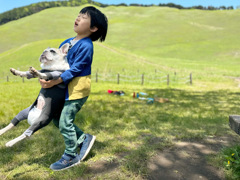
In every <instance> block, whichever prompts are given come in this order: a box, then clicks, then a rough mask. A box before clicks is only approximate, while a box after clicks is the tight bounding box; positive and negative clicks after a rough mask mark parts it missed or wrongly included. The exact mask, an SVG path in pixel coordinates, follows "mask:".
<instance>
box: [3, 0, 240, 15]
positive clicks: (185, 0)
mask: <svg viewBox="0 0 240 180" xmlns="http://www.w3.org/2000/svg"><path fill="white" fill-rule="evenodd" d="M41 1H55V0H0V13H3V12H5V11H9V10H11V9H14V8H18V7H22V6H27V5H30V4H32V3H37V2H41ZM94 1H96V2H100V3H103V4H120V3H125V4H127V5H129V4H132V3H137V4H155V5H158V4H160V3H161V4H167V3H174V4H179V5H182V6H184V7H191V6H197V5H202V6H205V7H207V6H214V7H219V6H227V7H228V6H233V7H234V8H236V7H237V6H240V0H94Z"/></svg>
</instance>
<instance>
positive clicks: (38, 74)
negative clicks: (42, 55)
mask: <svg viewBox="0 0 240 180" xmlns="http://www.w3.org/2000/svg"><path fill="white" fill-rule="evenodd" d="M29 72H30V73H31V74H32V75H33V76H34V77H39V78H40V79H45V80H47V79H48V77H47V74H45V73H40V72H39V71H38V70H36V69H35V68H34V67H30V68H29Z"/></svg>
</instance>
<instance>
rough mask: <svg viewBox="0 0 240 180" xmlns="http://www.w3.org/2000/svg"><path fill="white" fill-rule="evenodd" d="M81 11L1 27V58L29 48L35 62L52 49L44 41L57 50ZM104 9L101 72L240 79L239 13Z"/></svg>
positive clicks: (52, 11)
mask: <svg viewBox="0 0 240 180" xmlns="http://www.w3.org/2000/svg"><path fill="white" fill-rule="evenodd" d="M81 8H82V7H61V8H52V9H48V10H44V11H42V12H40V13H37V14H34V15H31V16H29V17H26V18H23V19H20V20H18V21H13V22H10V23H7V24H5V25H2V26H0V37H1V38H0V53H4V52H5V51H8V50H10V52H11V51H15V50H13V49H15V48H20V47H22V48H21V49H22V50H23V51H24V48H27V47H26V46H28V47H29V48H30V49H32V50H30V51H29V50H27V52H33V53H32V54H34V55H35V56H31V55H28V54H26V56H27V57H26V58H27V59H28V58H29V59H32V60H33V59H34V58H36V57H37V56H39V54H40V53H41V51H43V49H45V47H48V46H49V41H45V40H53V41H54V42H56V44H54V45H55V46H58V44H59V43H60V42H61V41H62V40H63V39H66V38H68V37H71V36H74V35H75V33H74V31H73V22H74V19H75V18H76V16H77V14H78V12H79V10H80V9H81ZM100 9H101V10H102V11H103V12H104V13H105V14H106V15H107V17H108V19H109V32H108V36H107V40H106V42H105V43H104V44H103V45H104V47H103V46H102V45H101V44H98V43H96V44H97V45H96V47H97V48H96V49H97V52H98V49H99V50H100V49H102V50H103V51H101V50H100V52H101V57H99V54H98V55H96V56H95V58H94V61H95V63H96V65H97V66H98V67H99V69H100V68H101V69H102V68H111V69H113V70H115V71H117V70H118V69H122V68H127V67H129V64H132V65H133V67H134V66H135V67H136V68H138V69H140V70H141V71H143V72H144V71H145V70H146V68H145V67H146V65H147V66H149V67H150V68H152V67H153V69H154V68H156V69H159V70H160V71H164V72H169V71H171V72H174V71H176V72H186V73H187V74H188V73H190V72H192V73H194V74H195V78H197V79H198V78H199V77H202V76H204V77H206V79H209V78H210V79H211V78H213V76H219V77H222V76H239V75H240V73H238V71H237V70H238V65H239V58H240V48H239V47H240V43H239V42H240V41H239V40H240V37H239V35H238V29H239V28H240V25H239V23H238V19H239V16H240V15H239V10H228V11H227V10H226V11H201V10H178V9H174V8H167V7H166V8H163V7H111V6H110V7H107V8H100ZM59 39H60V40H59ZM35 41H38V42H39V41H43V46H42V47H41V48H39V49H38V47H35V46H34V43H33V42H35ZM44 42H46V44H45V45H44ZM31 43H33V44H31ZM106 46H107V47H106ZM36 50H38V53H37V52H36V53H37V54H35V52H34V51H36ZM109 52H110V54H112V55H113V57H110V56H109ZM5 53H6V52H5ZM19 53H20V54H24V53H21V51H19ZM96 54H97V53H96ZM102 55H103V56H102ZM2 56H3V54H0V63H1V64H2V63H4V60H3V59H2V58H1V57H2ZM98 58H100V59H101V58H102V59H105V60H108V61H109V62H108V61H107V62H108V63H107V67H103V66H102V65H103V64H102V63H101V61H100V62H99V59H98ZM121 58H122V59H121ZM4 59H11V56H9V57H8V56H7V55H4ZM129 60H130V62H131V61H132V63H129ZM5 61H6V60H5ZM15 61H22V60H20V59H19V60H17V59H16V60H15ZM24 61H25V60H24ZM119 61H121V63H119ZM26 63H27V61H26ZM29 63H30V62H29ZM29 63H28V66H29ZM118 63H119V64H121V65H120V66H119V65H118ZM116 64H117V66H116ZM105 65H106V63H105V62H104V66H105ZM2 67H5V66H4V65H3V64H2V66H1V68H0V70H1V71H4V69H3V68H2ZM116 67H118V68H117V69H116ZM153 69H151V70H153ZM213 80H214V78H213Z"/></svg>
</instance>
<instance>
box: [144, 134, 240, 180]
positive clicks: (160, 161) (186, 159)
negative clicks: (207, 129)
mask: <svg viewBox="0 0 240 180" xmlns="http://www.w3.org/2000/svg"><path fill="white" fill-rule="evenodd" d="M239 142H240V139H239V137H238V136H225V137H217V138H216V137H208V138H206V139H205V140H201V141H191V142H189V141H181V142H176V144H175V146H173V147H172V148H170V149H165V150H164V151H161V152H158V153H157V155H155V156H154V157H153V158H152V159H151V160H150V162H149V163H148V169H149V170H150V172H149V178H148V179H151V180H224V179H225V176H224V173H223V171H222V170H220V169H217V168H216V167H213V166H211V165H210V164H208V162H207V156H208V155H210V154H216V153H218V152H219V151H220V150H221V149H222V148H223V147H227V146H231V145H234V144H237V143H238V144H239Z"/></svg>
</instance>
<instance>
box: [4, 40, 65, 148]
mask: <svg viewBox="0 0 240 180" xmlns="http://www.w3.org/2000/svg"><path fill="white" fill-rule="evenodd" d="M68 49H69V44H65V45H63V46H62V47H61V48H60V49H56V48H47V49H45V50H44V52H43V53H42V55H41V56H40V58H39V60H40V62H41V68H42V70H40V71H37V70H36V69H35V68H33V67H30V68H29V71H26V72H23V71H18V70H16V69H13V68H11V69H10V71H11V72H12V73H13V74H14V75H16V76H21V77H27V78H28V79H30V78H35V77H39V78H42V79H45V80H50V79H57V78H59V76H60V75H61V73H63V72H64V71H65V70H67V69H69V65H68V63H67V58H66V56H67V52H68ZM64 99H65V85H64V83H61V84H59V85H57V86H54V87H52V88H48V89H43V88H42V89H41V90H40V92H39V95H38V97H37V99H36V100H35V102H34V103H33V104H32V105H31V106H30V107H28V108H26V109H24V110H22V111H20V112H19V113H18V115H17V116H15V117H14V118H13V119H12V121H11V123H10V124H9V125H7V126H6V127H5V128H3V129H1V130H0V135H2V134H4V133H5V132H7V131H8V130H10V129H12V128H13V127H15V126H16V125H17V124H18V123H19V122H20V121H22V120H24V119H28V123H29V124H30V127H29V128H28V129H27V130H26V131H25V132H24V133H23V134H22V135H20V136H19V137H17V138H15V139H13V140H11V141H9V142H7V143H6V146H7V147H11V146H13V145H14V144H16V143H17V142H19V141H21V140H23V139H25V138H26V137H30V136H31V135H32V134H33V133H34V132H36V131H37V130H39V129H41V128H43V127H44V126H46V125H48V124H49V123H50V122H51V120H52V119H54V120H56V122H57V121H58V120H59V117H60V114H61V111H62V107H63V104H64Z"/></svg>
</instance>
